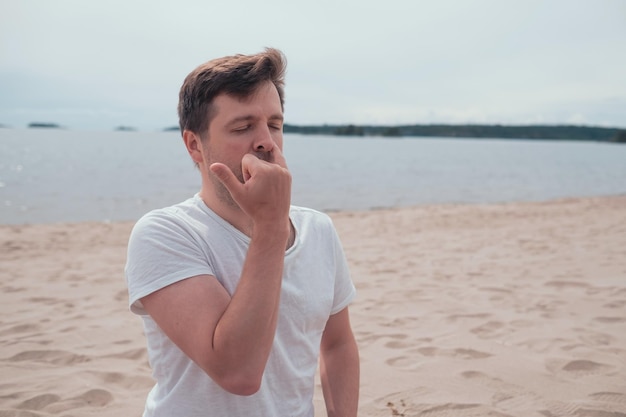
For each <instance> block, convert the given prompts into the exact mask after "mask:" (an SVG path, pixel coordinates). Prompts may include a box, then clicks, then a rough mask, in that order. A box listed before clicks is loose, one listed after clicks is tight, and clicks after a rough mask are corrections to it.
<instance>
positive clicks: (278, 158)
mask: <svg viewBox="0 0 626 417" xmlns="http://www.w3.org/2000/svg"><path fill="white" fill-rule="evenodd" d="M272 156H273V161H272V162H273V163H275V164H276V165H280V166H281V167H283V168H287V161H286V160H285V156H284V155H283V152H282V151H281V150H280V148H279V147H278V146H274V149H272Z"/></svg>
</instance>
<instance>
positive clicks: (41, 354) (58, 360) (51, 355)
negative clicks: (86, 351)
mask: <svg viewBox="0 0 626 417" xmlns="http://www.w3.org/2000/svg"><path fill="white" fill-rule="evenodd" d="M4 360H6V361H9V362H25V361H32V362H44V363H51V364H55V365H73V364H76V363H82V362H89V361H91V358H90V357H88V356H84V355H78V354H75V353H71V352H66V351H64V350H27V351H24V352H20V353H18V354H17V355H13V356H11V357H10V358H8V359H4Z"/></svg>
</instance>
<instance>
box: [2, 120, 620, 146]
mask: <svg viewBox="0 0 626 417" xmlns="http://www.w3.org/2000/svg"><path fill="white" fill-rule="evenodd" d="M0 127H6V126H3V125H0ZM28 127H29V128H49V129H60V128H62V127H61V126H60V125H58V124H56V123H42V122H33V123H30V124H29V125H28ZM114 130H116V131H136V130H137V129H135V128H134V127H130V126H118V127H116V128H115V129H114ZM163 130H164V131H178V130H179V127H178V126H170V127H166V128H164V129H163ZM283 131H284V133H298V134H303V135H332V136H357V137H358V136H382V137H389V138H400V137H446V138H494V139H495V138H497V139H533V140H541V139H549V140H581V141H600V142H618V143H626V129H620V128H613V127H596V126H575V125H520V126H513V125H499V124H495V125H473V124H466V125H452V124H428V125H425V124H415V125H391V126H385V125H356V124H344V125H329V124H323V125H294V124H285V125H284V126H283Z"/></svg>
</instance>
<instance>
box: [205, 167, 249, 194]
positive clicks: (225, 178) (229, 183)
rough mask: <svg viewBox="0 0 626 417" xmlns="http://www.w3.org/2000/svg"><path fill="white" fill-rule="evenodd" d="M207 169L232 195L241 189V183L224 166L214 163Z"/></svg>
mask: <svg viewBox="0 0 626 417" xmlns="http://www.w3.org/2000/svg"><path fill="white" fill-rule="evenodd" d="M209 169H210V170H211V172H212V173H213V174H215V176H216V177H217V178H218V179H219V180H220V181H221V183H222V184H224V186H225V187H226V189H227V190H228V191H229V192H230V193H231V194H233V191H235V192H236V191H237V190H238V189H239V187H241V185H242V184H241V182H239V180H238V179H237V177H236V176H235V174H234V173H233V171H231V169H230V168H228V167H227V166H226V165H224V164H222V163H220V162H215V163H213V164H211V166H209Z"/></svg>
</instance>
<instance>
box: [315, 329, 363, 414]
mask: <svg viewBox="0 0 626 417" xmlns="http://www.w3.org/2000/svg"><path fill="white" fill-rule="evenodd" d="M320 359H321V360H320V375H321V380H322V390H323V393H324V400H325V403H326V410H327V412H328V417H356V415H357V409H358V402H359V375H360V365H359V352H358V348H357V345H356V342H355V341H354V338H352V337H351V338H350V339H349V340H348V341H346V342H345V343H343V344H341V345H338V346H333V347H332V348H331V349H327V350H323V351H322V354H321V358H320Z"/></svg>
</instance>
